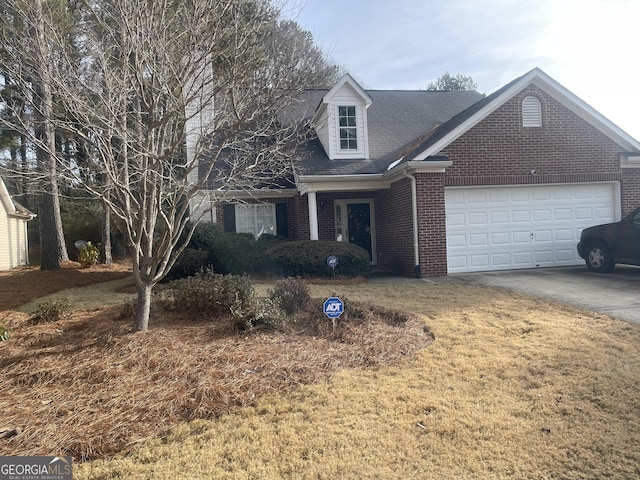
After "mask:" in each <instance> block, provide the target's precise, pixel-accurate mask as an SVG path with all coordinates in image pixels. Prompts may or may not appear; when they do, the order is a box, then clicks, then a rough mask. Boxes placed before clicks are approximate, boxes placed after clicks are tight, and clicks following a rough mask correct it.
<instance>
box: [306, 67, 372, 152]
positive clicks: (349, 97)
mask: <svg viewBox="0 0 640 480" xmlns="http://www.w3.org/2000/svg"><path fill="white" fill-rule="evenodd" d="M372 101H373V100H372V99H371V97H370V96H369V94H368V93H367V92H366V91H364V90H363V89H362V87H361V86H360V85H358V83H357V82H356V81H355V80H354V79H353V78H352V77H351V75H349V74H348V73H347V74H345V75H344V76H343V77H342V78H341V79H340V80H338V83H337V84H336V85H334V87H333V88H332V89H331V90H329V92H327V94H326V95H325V96H324V97H322V101H321V102H320V104H319V105H318V108H317V109H316V113H315V115H314V117H313V125H314V127H315V130H316V134H317V135H318V140H320V143H321V144H322V147H323V148H324V151H325V153H326V154H327V157H329V159H331V160H355V159H363V160H368V159H369V132H368V128H367V109H368V108H369V106H370V105H371V102H372Z"/></svg>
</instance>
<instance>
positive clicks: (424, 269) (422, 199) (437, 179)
mask: <svg viewBox="0 0 640 480" xmlns="http://www.w3.org/2000/svg"><path fill="white" fill-rule="evenodd" d="M415 177H416V190H417V198H418V232H419V251H420V272H421V273H422V275H424V276H427V277H442V276H445V275H447V229H446V218H445V211H444V174H442V173H421V174H416V175H415Z"/></svg>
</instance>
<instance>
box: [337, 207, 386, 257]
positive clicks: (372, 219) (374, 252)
mask: <svg viewBox="0 0 640 480" xmlns="http://www.w3.org/2000/svg"><path fill="white" fill-rule="evenodd" d="M353 204H360V205H364V204H368V205H369V228H370V232H369V233H370V235H371V265H377V264H378V249H377V244H376V210H375V200H374V199H373V198H353V199H349V198H341V199H335V200H334V201H333V227H334V229H335V228H336V225H337V219H336V206H337V205H340V206H341V207H342V216H343V219H342V224H343V226H344V227H343V228H345V232H344V233H343V237H342V238H343V239H342V240H338V237H337V232H334V233H335V234H334V237H335V239H336V240H337V241H342V242H344V241H346V242H347V243H351V242H350V241H349V230H348V224H349V219H348V209H347V205H353ZM345 222H346V223H345ZM345 237H346V239H345ZM354 245H355V244H354Z"/></svg>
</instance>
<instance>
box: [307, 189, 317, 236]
mask: <svg viewBox="0 0 640 480" xmlns="http://www.w3.org/2000/svg"><path fill="white" fill-rule="evenodd" d="M307 198H308V201H309V232H310V233H311V235H310V240H318V205H317V203H316V192H308V193H307Z"/></svg>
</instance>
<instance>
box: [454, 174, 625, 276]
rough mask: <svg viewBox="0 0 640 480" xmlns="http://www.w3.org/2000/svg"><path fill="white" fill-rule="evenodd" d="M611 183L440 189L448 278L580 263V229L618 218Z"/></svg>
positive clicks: (616, 197) (616, 195)
mask: <svg viewBox="0 0 640 480" xmlns="http://www.w3.org/2000/svg"><path fill="white" fill-rule="evenodd" d="M618 188H619V187H618V185H617V184H616V183H613V182H606V183H605V182H603V183H579V184H554V185H527V186H502V187H495V186H491V187H473V188H470V187H464V188H455V187H451V188H447V189H445V211H446V225H447V265H448V267H447V268H448V272H449V273H460V272H482V271H491V270H511V269H519V268H537V267H557V266H565V265H577V264H580V263H582V262H583V260H582V259H581V258H580V257H579V256H578V253H577V251H576V244H577V243H578V240H579V238H580V232H581V231H582V229H584V228H586V227H589V226H592V225H597V224H600V223H608V222H613V221H616V220H618V219H619V216H620V214H619V208H618V205H619V201H618V196H619V194H618Z"/></svg>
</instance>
